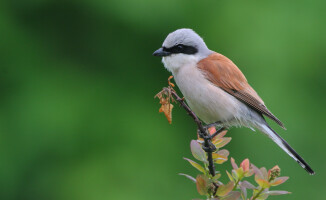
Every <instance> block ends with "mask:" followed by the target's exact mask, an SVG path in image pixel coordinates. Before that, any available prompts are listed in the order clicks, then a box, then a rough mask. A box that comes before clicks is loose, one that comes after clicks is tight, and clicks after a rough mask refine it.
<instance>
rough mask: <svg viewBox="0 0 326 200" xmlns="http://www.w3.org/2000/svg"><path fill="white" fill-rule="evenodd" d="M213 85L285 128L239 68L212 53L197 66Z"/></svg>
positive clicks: (228, 60)
mask: <svg viewBox="0 0 326 200" xmlns="http://www.w3.org/2000/svg"><path fill="white" fill-rule="evenodd" d="M197 67H198V68H199V69H200V70H201V71H202V72H203V73H204V74H205V76H206V77H207V79H208V80H209V81H211V82H212V83H213V84H214V85H216V86H218V87H220V88H221V89H223V90H224V91H226V92H227V93H229V94H231V95H232V96H234V97H235V98H237V99H238V100H240V101H241V102H243V103H245V104H246V105H248V106H249V107H251V108H252V109H254V110H256V111H257V112H258V113H261V114H263V115H265V116H267V117H269V118H270V119H272V120H274V121H275V122H276V123H277V124H278V125H280V126H281V127H282V128H284V129H285V127H284V125H283V123H282V122H281V121H280V120H279V119H277V118H276V117H275V116H274V115H273V114H272V113H271V112H270V111H269V110H268V109H267V108H266V106H265V105H264V102H263V100H262V99H261V98H260V97H259V96H258V94H257V93H256V91H255V90H254V89H253V88H252V87H251V86H250V85H249V84H248V82H247V79H246V77H245V76H244V75H243V74H242V72H241V71H240V69H239V68H238V67H237V66H236V65H235V64H234V63H233V62H232V61H231V60H230V59H228V58H227V57H225V56H223V55H222V54H219V53H213V54H211V55H209V56H208V57H207V58H205V59H202V60H201V61H200V62H199V63H198V66H197Z"/></svg>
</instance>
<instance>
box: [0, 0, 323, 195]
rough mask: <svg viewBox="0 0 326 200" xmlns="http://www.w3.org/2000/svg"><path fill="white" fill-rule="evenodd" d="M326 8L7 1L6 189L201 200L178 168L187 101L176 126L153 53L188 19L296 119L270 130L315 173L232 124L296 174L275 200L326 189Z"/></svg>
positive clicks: (188, 135)
mask: <svg viewBox="0 0 326 200" xmlns="http://www.w3.org/2000/svg"><path fill="white" fill-rule="evenodd" d="M325 8H326V1H323V0H300V1H283V0H274V1H250V2H248V1H240V0H239V1H222V0H215V1H206V0H204V1H189V0H165V1H151V0H139V1H135V0H108V1H104V0H89V1H83V0H79V1H77V0H76V1H66V0H25V1H12V0H2V1H1V2H0V30H1V32H0V33H1V34H0V36H1V37H0V96H1V98H0V199H4V200H20V199H21V200H28V199H33V200H39V199H40V200H41V199H47V200H71V199H78V200H90V199H92V200H104V199H135V200H136V199H157V200H161V199H162V200H166V199H192V198H200V196H199V195H198V194H197V191H196V188H195V185H194V184H193V183H192V182H190V181H189V180H187V179H186V178H184V177H181V176H179V175H177V174H178V173H179V172H184V173H188V174H191V175H193V176H195V175H196V173H197V172H196V171H195V169H193V168H192V167H191V166H190V165H189V164H188V163H187V162H186V161H185V160H183V159H182V157H188V158H191V153H190V149H189V143H190V140H191V139H193V138H195V137H196V136H195V135H196V127H195V125H194V123H193V122H192V120H191V119H190V117H188V116H187V115H186V114H185V112H184V110H182V109H181V108H178V107H176V108H175V109H174V111H173V123H172V125H169V124H168V123H167V121H166V119H165V118H164V116H163V114H161V113H160V114H159V113H158V109H159V104H158V100H157V99H155V100H154V98H153V97H154V95H155V94H156V93H157V92H158V91H160V90H161V88H162V87H163V86H166V85H167V78H168V76H169V75H170V74H169V72H167V71H166V70H165V69H164V68H163V65H162V63H161V61H160V59H159V58H157V57H153V56H152V53H153V51H154V50H156V49H157V48H159V47H160V46H161V44H162V42H163V40H164V38H165V37H166V35H167V34H168V33H169V32H171V31H173V30H175V29H177V28H183V27H188V28H193V29H194V30H195V31H196V32H198V33H199V34H200V35H201V36H202V37H203V38H204V39H205V41H206V43H207V44H208V47H209V48H211V49H213V50H216V51H218V52H220V53H222V54H224V55H226V56H228V57H229V58H231V59H232V60H233V61H234V62H235V63H236V64H237V65H238V66H239V68H240V69H241V70H242V71H243V72H244V74H245V75H246V76H247V78H248V80H249V82H250V84H251V85H252V86H253V87H254V88H255V89H256V90H257V92H258V93H259V94H260V96H261V97H262V98H263V99H264V100H265V103H266V104H267V106H268V107H269V109H270V110H271V111H272V112H273V113H274V114H275V115H276V116H278V118H280V119H281V120H282V121H283V122H284V123H285V125H286V127H287V129H288V130H287V131H284V130H282V129H280V128H278V127H277V125H276V124H274V123H272V122H271V123H272V127H273V128H275V129H276V130H277V131H278V132H279V133H280V134H281V135H282V136H283V137H284V138H285V139H286V140H287V141H288V142H289V143H290V144H291V145H292V146H293V147H294V148H295V149H296V150H297V151H298V152H299V153H300V154H301V155H302V156H303V157H304V158H305V160H306V161H307V162H308V163H310V164H311V166H312V167H313V168H314V169H315V171H316V175H315V176H309V175H308V174H307V173H306V172H305V171H304V170H303V169H301V167H300V166H299V165H298V164H297V163H296V162H294V161H293V160H292V159H291V158H290V157H288V156H287V155H286V154H285V153H284V152H282V151H281V150H280V149H279V148H278V147H277V146H276V145H275V144H273V142H272V141H270V140H269V139H268V138H266V137H265V136H263V135H262V134H259V133H253V132H252V131H251V130H249V129H245V128H242V129H231V131H230V132H229V136H231V137H233V140H232V142H231V143H230V144H229V145H228V146H227V148H228V149H229V150H230V152H231V156H232V157H234V158H235V159H236V160H237V161H238V162H240V161H241V160H243V159H244V158H247V157H248V158H250V160H251V161H252V162H253V163H255V164H256V165H257V166H260V167H261V166H266V167H267V168H271V167H273V166H274V165H276V164H278V165H279V166H280V167H281V168H282V174H283V175H287V176H290V179H289V181H288V182H287V183H285V184H283V186H280V188H275V189H281V190H289V191H291V192H292V194H291V195H287V196H279V197H271V198H270V199H295V200H298V199H326V194H325V191H324V189H325V179H326V172H325V171H326V169H325V168H326V160H325V156H326V145H325V139H326V134H325V130H324V129H325V126H324V125H325V123H326V118H325V111H326V110H325V102H326V94H325V92H326V78H325V74H326V67H325V63H326V56H325V53H326V23H325V20H326V12H325ZM229 168H230V164H229V162H228V163H227V164H224V165H222V166H221V167H220V168H219V170H221V171H222V172H224V171H225V170H226V169H229ZM222 180H226V176H224V177H223V178H222Z"/></svg>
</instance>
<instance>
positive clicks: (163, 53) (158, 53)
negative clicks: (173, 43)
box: [153, 48, 171, 57]
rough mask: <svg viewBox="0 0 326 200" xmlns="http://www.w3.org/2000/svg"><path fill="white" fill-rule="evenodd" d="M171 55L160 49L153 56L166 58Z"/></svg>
mask: <svg viewBox="0 0 326 200" xmlns="http://www.w3.org/2000/svg"><path fill="white" fill-rule="evenodd" d="M169 55H171V53H170V52H167V51H164V50H163V48H159V49H158V50H156V51H154V53H153V56H159V57H165V56H169Z"/></svg>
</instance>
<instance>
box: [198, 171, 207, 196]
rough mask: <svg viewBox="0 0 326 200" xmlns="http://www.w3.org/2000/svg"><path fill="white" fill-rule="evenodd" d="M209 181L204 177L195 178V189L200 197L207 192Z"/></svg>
mask: <svg viewBox="0 0 326 200" xmlns="http://www.w3.org/2000/svg"><path fill="white" fill-rule="evenodd" d="M208 184H209V180H208V178H207V177H206V176H204V175H198V176H197V178H196V187H197V191H198V193H199V194H200V195H206V194H207V191H208Z"/></svg>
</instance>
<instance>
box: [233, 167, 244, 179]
mask: <svg viewBox="0 0 326 200" xmlns="http://www.w3.org/2000/svg"><path fill="white" fill-rule="evenodd" d="M235 171H236V173H237V177H238V178H239V179H240V180H241V179H242V178H243V177H244V171H243V168H242V167H240V168H238V169H237V170H235Z"/></svg>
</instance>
